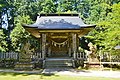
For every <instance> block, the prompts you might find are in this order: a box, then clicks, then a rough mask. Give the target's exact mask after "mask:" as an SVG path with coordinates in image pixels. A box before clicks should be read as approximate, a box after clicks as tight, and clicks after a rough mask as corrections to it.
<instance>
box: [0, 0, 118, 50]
mask: <svg viewBox="0 0 120 80" xmlns="http://www.w3.org/2000/svg"><path fill="white" fill-rule="evenodd" d="M4 7H8V8H9V7H14V10H13V13H14V16H13V17H14V23H15V25H14V26H15V28H14V29H13V31H12V32H11V34H10V37H11V40H12V44H11V45H12V47H13V49H14V50H15V51H19V50H20V48H21V45H22V44H24V41H26V40H31V41H30V42H31V44H36V45H37V44H38V42H37V41H35V40H34V39H33V38H32V37H30V36H29V35H30V34H29V33H27V32H26V31H25V29H24V28H23V27H22V26H21V24H23V23H25V24H31V23H33V21H32V20H35V15H36V14H37V13H79V14H80V17H81V18H83V19H84V21H85V22H86V23H88V24H97V26H96V28H95V29H94V30H92V31H91V32H90V33H89V35H88V36H86V38H87V39H89V41H92V42H93V43H94V44H95V45H97V46H98V48H100V47H102V50H114V47H115V46H117V45H120V3H119V0H2V1H1V0H0V10H2V8H4ZM31 19H32V20H31ZM5 39H6V36H5V35H4V34H3V32H2V31H0V40H1V42H0V46H1V47H0V51H6V50H7V44H6V41H5ZM32 42H33V43H32ZM36 42H37V43H36ZM3 45H4V46H3Z"/></svg>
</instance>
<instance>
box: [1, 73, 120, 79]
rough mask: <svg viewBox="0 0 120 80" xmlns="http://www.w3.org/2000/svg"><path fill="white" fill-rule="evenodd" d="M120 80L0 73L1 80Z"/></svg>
mask: <svg viewBox="0 0 120 80" xmlns="http://www.w3.org/2000/svg"><path fill="white" fill-rule="evenodd" d="M96 79H97V80H120V79H119V78H102V77H83V76H63V75H55V74H49V75H47V74H20V73H6V72H0V80H96Z"/></svg>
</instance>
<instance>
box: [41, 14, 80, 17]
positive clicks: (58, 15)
mask: <svg viewBox="0 0 120 80" xmlns="http://www.w3.org/2000/svg"><path fill="white" fill-rule="evenodd" d="M39 16H40V17H41V16H79V14H75V13H64V14H63V13H62V14H57V13H52V14H39Z"/></svg>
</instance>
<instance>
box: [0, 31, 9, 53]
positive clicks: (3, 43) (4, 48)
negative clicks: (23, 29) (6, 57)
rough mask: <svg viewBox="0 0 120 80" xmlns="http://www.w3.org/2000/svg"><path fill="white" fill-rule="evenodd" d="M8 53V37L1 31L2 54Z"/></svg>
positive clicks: (0, 45)
mask: <svg viewBox="0 0 120 80" xmlns="http://www.w3.org/2000/svg"><path fill="white" fill-rule="evenodd" d="M6 51H7V42H6V36H5V34H4V33H3V30H0V52H6Z"/></svg>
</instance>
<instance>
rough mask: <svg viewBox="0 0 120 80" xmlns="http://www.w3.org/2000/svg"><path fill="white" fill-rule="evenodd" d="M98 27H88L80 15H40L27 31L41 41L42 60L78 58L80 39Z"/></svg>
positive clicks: (27, 27) (27, 26)
mask: <svg viewBox="0 0 120 80" xmlns="http://www.w3.org/2000/svg"><path fill="white" fill-rule="evenodd" d="M95 26H96V25H87V24H85V23H84V22H83V21H82V19H81V18H80V17H79V15H78V14H40V15H39V16H37V20H36V22H35V23H34V24H31V25H27V24H23V27H24V28H25V30H27V31H28V32H29V33H30V34H31V35H33V36H34V37H36V38H39V40H40V45H41V46H40V51H41V52H40V53H42V59H46V58H62V57H69V58H72V59H76V58H77V54H76V53H78V51H79V49H78V48H79V43H80V41H79V40H80V38H81V37H82V36H84V35H86V34H88V32H90V31H91V30H92V29H93V28H94V27H95Z"/></svg>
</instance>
